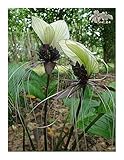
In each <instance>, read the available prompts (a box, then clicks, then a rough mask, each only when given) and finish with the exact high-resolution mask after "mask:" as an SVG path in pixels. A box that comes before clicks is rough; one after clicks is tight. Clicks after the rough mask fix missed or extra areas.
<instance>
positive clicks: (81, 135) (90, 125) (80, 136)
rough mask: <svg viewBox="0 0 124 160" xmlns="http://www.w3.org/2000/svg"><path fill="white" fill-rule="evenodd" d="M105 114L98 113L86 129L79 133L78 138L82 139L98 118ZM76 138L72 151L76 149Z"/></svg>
mask: <svg viewBox="0 0 124 160" xmlns="http://www.w3.org/2000/svg"><path fill="white" fill-rule="evenodd" d="M103 115H104V113H100V114H98V115H97V116H96V117H95V118H94V120H93V121H92V122H91V123H90V124H89V125H88V126H87V127H86V128H85V130H84V131H83V132H82V133H81V134H80V135H79V137H78V140H79V141H80V139H81V138H82V137H83V136H84V133H86V132H87V131H88V130H89V129H90V128H91V127H92V126H93V125H94V124H95V123H96V121H97V120H98V119H100V118H101V117H102V116H103ZM76 145H77V143H76V140H75V141H74V142H73V144H72V147H71V149H70V150H71V151H74V150H75V148H76Z"/></svg>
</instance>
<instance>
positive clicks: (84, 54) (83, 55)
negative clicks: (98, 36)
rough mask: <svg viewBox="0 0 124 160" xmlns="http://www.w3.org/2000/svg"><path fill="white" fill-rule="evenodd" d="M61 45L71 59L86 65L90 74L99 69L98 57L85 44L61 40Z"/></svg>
mask: <svg viewBox="0 0 124 160" xmlns="http://www.w3.org/2000/svg"><path fill="white" fill-rule="evenodd" d="M59 45H60V46H61V49H62V50H63V52H64V53H65V54H66V55H67V56H68V57H69V58H70V60H72V61H73V62H74V63H76V61H78V62H79V63H80V64H83V65H84V67H85V69H86V70H87V73H88V75H91V74H92V73H97V72H98V71H99V69H98V62H97V59H96V57H95V56H94V55H93V53H92V52H91V51H90V50H88V49H87V48H86V47H85V46H84V45H83V44H81V43H78V42H75V41H72V40H61V41H60V42H59Z"/></svg>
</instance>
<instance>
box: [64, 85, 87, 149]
mask: <svg viewBox="0 0 124 160" xmlns="http://www.w3.org/2000/svg"><path fill="white" fill-rule="evenodd" d="M85 88H86V85H85V86H83V96H84V92H85ZM81 102H82V96H81V94H80V100H79V105H78V108H77V112H76V118H74V124H73V125H72V127H71V128H70V132H69V136H68V139H67V142H66V144H65V148H64V150H65V151H66V150H67V148H68V145H69V142H70V139H71V137H72V134H73V131H74V125H75V123H76V120H77V118H78V115H79V112H80V109H81Z"/></svg>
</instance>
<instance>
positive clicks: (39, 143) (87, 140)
mask: <svg viewBox="0 0 124 160" xmlns="http://www.w3.org/2000/svg"><path fill="white" fill-rule="evenodd" d="M102 76H103V75H102ZM98 77H99V78H100V77H101V75H99V76H98ZM113 81H115V76H114V75H113V74H108V75H107V77H106V79H105V80H103V81H102V83H103V84H108V83H109V82H113ZM24 112H25V111H24ZM42 112H43V106H40V108H37V109H36V110H35V118H34V116H33V115H31V116H30V117H29V116H28V115H27V116H26V117H25V122H26V124H27V127H28V129H29V132H30V137H31V139H32V141H33V144H34V146H35V148H36V151H44V136H43V129H42V128H40V126H43V124H41V120H42V119H43V116H42V115H43V114H42ZM67 115H68V108H67V107H65V106H64V105H63V103H62V102H61V101H54V102H53V103H52V105H51V106H50V109H49V112H48V117H49V122H48V124H50V123H53V118H54V120H55V119H56V121H55V123H54V124H53V125H51V126H49V127H48V128H47V132H48V151H51V150H52V151H56V148H55V146H56V144H57V142H58V141H59V137H60V134H61V131H62V130H63V131H64V132H63V136H64V135H66V134H67V132H68V131H69V129H70V127H71V124H70V123H66V124H65V125H64V122H65V119H66V117H67ZM38 127H39V128H38ZM80 132H81V131H80V130H79V129H76V130H75V132H74V134H73V136H72V139H71V141H70V143H69V146H68V150H69V149H70V148H71V143H72V141H73V140H74V137H75V135H76V134H79V133H80ZM23 139H24V137H23V127H22V125H21V124H20V123H19V122H17V123H16V124H14V125H12V126H9V128H8V151H23V149H24V148H23ZM66 141H67V138H65V139H64V143H63V144H62V148H61V149H64V144H65V143H66ZM25 151H32V148H31V145H30V141H29V139H28V136H27V134H26V135H25ZM58 151H61V150H58ZM76 151H115V144H113V143H112V140H110V139H109V140H108V139H105V138H102V137H100V136H92V135H88V134H85V135H84V136H83V137H82V139H81V140H80V141H79V143H78V145H77V148H76Z"/></svg>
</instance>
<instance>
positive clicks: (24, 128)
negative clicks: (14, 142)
mask: <svg viewBox="0 0 124 160" xmlns="http://www.w3.org/2000/svg"><path fill="white" fill-rule="evenodd" d="M18 114H19V113H18ZM19 117H20V118H21V119H20V120H21V121H22V123H23V124H22V127H23V131H26V132H27V135H28V138H29V141H30V144H31V147H32V150H33V151H35V147H34V144H33V142H32V139H31V137H30V134H29V131H28V128H27V127H26V125H25V121H24V118H23V116H22V115H21V114H20V116H19ZM23 136H24V135H23ZM23 145H24V142H23ZM23 147H24V146H23ZM23 149H24V148H23Z"/></svg>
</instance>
